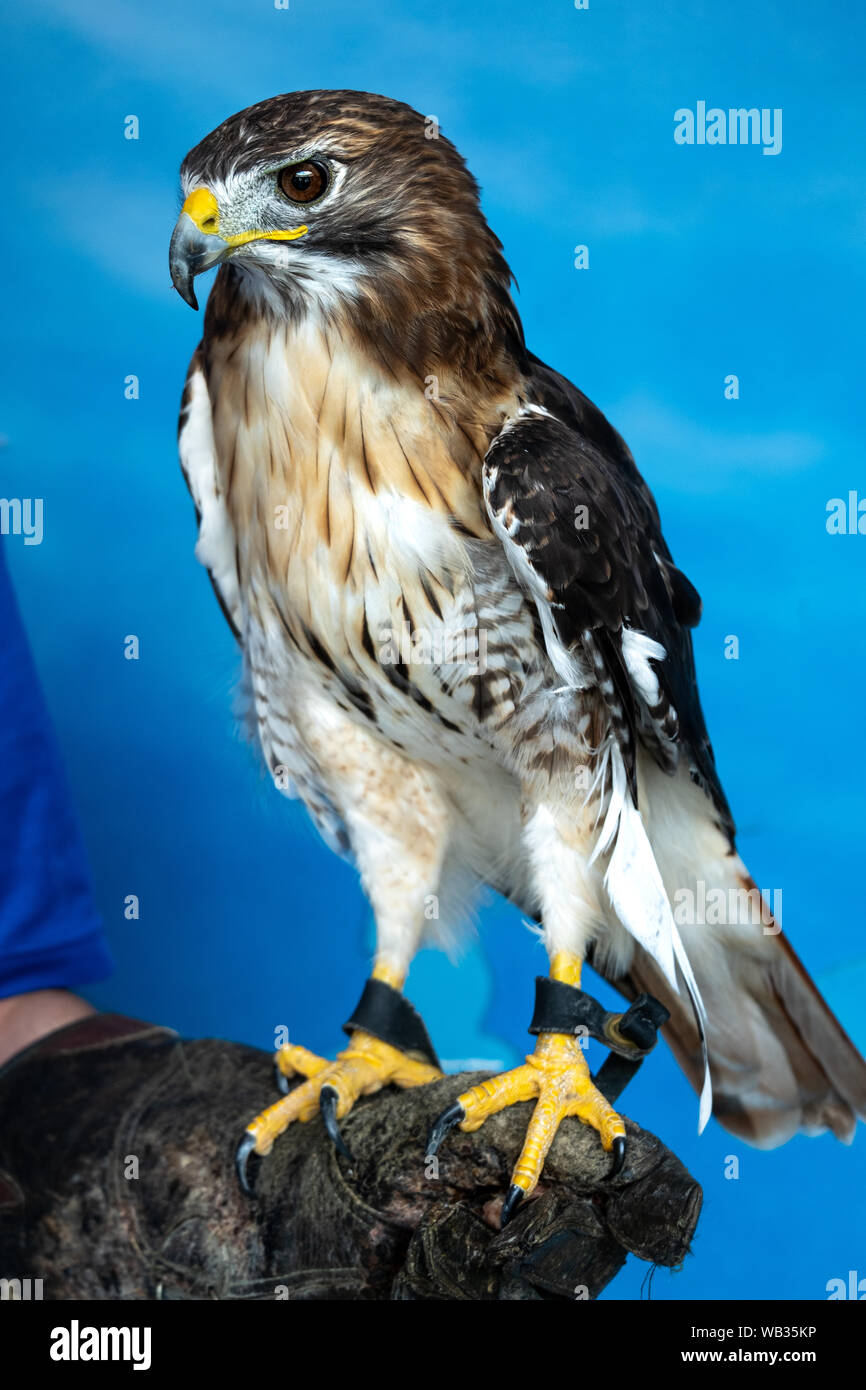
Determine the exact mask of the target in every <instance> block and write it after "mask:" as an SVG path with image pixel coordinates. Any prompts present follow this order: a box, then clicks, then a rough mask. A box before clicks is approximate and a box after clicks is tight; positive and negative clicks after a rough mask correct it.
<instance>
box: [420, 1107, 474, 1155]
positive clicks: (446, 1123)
mask: <svg viewBox="0 0 866 1390" xmlns="http://www.w3.org/2000/svg"><path fill="white" fill-rule="evenodd" d="M465 1119H466V1111H465V1110H464V1109H463V1106H462V1105H461V1104H460V1102H459V1100H455V1102H454V1104H453V1105H449V1106H448V1109H447V1110H443V1111H442V1114H441V1115H440V1116H439V1118H438V1120H434V1121H433V1124H432V1127H431V1129H430V1133H429V1135H428V1137H427V1153H426V1157H427V1158H434V1157H435V1156H436V1154H437V1153H438V1152H439V1145H440V1144H441V1143H442V1140H443V1139H444V1138H445V1136H446V1134H449V1133H450V1131H451V1130H452V1129H453V1128H454V1126H455V1125H459V1124H460V1121H461V1120H465Z"/></svg>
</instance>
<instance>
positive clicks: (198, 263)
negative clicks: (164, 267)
mask: <svg viewBox="0 0 866 1390" xmlns="http://www.w3.org/2000/svg"><path fill="white" fill-rule="evenodd" d="M216 206H217V204H216V198H214V196H213V194H212V193H211V192H210V190H209V189H205V188H197V189H196V190H195V191H194V192H193V193H190V195H189V197H188V198H187V200H186V202H185V203H184V205H183V211H182V212H181V214H180V217H179V218H178V219H177V225H176V226H175V229H174V232H173V233H172V237H171V245H170V246H169V249H168V268H169V270H170V272H171V283H172V284H173V285H174V287H175V289H176V290H177V292H178V294H179V295H180V297H181V299H183V300H185V301H186V303H187V304H188V305H189V306H190V308H191V309H197V308H198V300H197V299H196V297H195V290H194V289H193V287H192V282H193V280H194V279H195V277H196V276H197V275H200V274H201V272H202V271H203V270H209V269H210V268H211V266H214V265H217V264H218V262H219V261H221V260H222V259H223V257H224V256H227V255H228V253H229V251H230V250H231V249H232V248H231V246H230V245H229V244H228V243H227V242H225V241H223V239H222V237H221V236H219V235H218V233H217V230H216V229H217V227H218V226H219V218H218V216H217V211H216Z"/></svg>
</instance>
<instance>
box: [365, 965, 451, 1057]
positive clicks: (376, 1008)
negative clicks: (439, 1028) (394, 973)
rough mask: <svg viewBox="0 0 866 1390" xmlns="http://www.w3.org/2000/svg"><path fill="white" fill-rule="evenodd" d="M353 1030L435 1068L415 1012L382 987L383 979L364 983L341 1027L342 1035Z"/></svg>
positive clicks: (427, 1038) (433, 1052)
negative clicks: (356, 1001) (368, 1034)
mask: <svg viewBox="0 0 866 1390" xmlns="http://www.w3.org/2000/svg"><path fill="white" fill-rule="evenodd" d="M356 1029H360V1030H361V1032H364V1033H370V1034H372V1036H373V1037H374V1038H378V1039H379V1041H380V1042H383V1043H388V1045H389V1046H390V1047H396V1048H397V1049H398V1051H400V1052H405V1053H406V1055H407V1056H409V1057H415V1058H417V1059H419V1060H421V1061H424V1062H429V1063H430V1065H431V1067H439V1058H438V1057H437V1056H436V1049H435V1048H434V1046H433V1044H432V1042H431V1041H430V1034H429V1033H428V1032H427V1029H426V1027H425V1026H424V1020H423V1018H422V1017H421V1015H420V1014H419V1012H418V1010H417V1009H416V1008H415V1007H414V1006H413V1005H412V1004H410V1003H409V1000H408V999H407V998H406V996H405V995H404V994H401V993H400V991H399V989H394V988H392V986H391V985H386V984H385V981H384V980H376V979H373V978H372V977H371V978H370V979H369V980H368V981H367V983H366V984H365V986H364V992H363V994H362V995H361V998H360V999H359V1000H358V1003H357V1004H356V1005H355V1008H354V1009H353V1011H352V1017H351V1018H350V1019H349V1021H348V1023H344V1024H343V1032H344V1033H353V1032H354V1031H355V1030H356ZM440 1070H441V1068H440Z"/></svg>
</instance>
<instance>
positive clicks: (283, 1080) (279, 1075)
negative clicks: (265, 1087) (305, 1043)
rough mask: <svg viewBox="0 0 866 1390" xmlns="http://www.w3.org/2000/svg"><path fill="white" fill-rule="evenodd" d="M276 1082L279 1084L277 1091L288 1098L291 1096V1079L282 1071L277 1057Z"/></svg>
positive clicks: (275, 1063)
mask: <svg viewBox="0 0 866 1390" xmlns="http://www.w3.org/2000/svg"><path fill="white" fill-rule="evenodd" d="M274 1080H275V1081H276V1083H277V1090H278V1091H281V1092H282V1094H283V1095H284V1096H287V1095H288V1094H289V1078H288V1077H287V1076H286V1075H285V1073H284V1072H281V1071H280V1064H279V1061H278V1060H277V1058H276V1057H275V1058H274Z"/></svg>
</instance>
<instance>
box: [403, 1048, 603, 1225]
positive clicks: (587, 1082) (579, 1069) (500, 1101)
mask: <svg viewBox="0 0 866 1390" xmlns="http://www.w3.org/2000/svg"><path fill="white" fill-rule="evenodd" d="M536 1098H537V1104H536V1106H535V1110H534V1111H533V1113H532V1119H531V1120H530V1121H529V1127H528V1129H527V1131H526V1139H525V1141H524V1144H523V1150H522V1152H521V1154H520V1158H519V1159H518V1160H517V1165H516V1167H515V1169H514V1172H513V1173H512V1175H511V1186H510V1188H509V1189H508V1195H507V1197H506V1199H505V1204H504V1206H503V1208H502V1225H503V1226H505V1225H507V1223H508V1222H509V1221H510V1219H511V1217H512V1216H513V1215H514V1213H515V1211H516V1210H517V1208H518V1206H519V1204H520V1203H521V1202H522V1200H523V1198H524V1197H526V1196H527V1195H528V1194H529V1193H530V1192H532V1191H534V1189H535V1187H536V1185H537V1183H538V1180H539V1178H540V1177H541V1170H542V1168H543V1167H544V1160H545V1158H546V1157H547V1153H548V1150H549V1148H550V1146H551V1144H552V1143H553V1140H554V1137H555V1135H556V1131H557V1130H558V1129H559V1126H560V1124H561V1123H562V1121H563V1120H564V1119H565V1117H566V1115H576V1116H577V1117H578V1119H580V1120H582V1121H583V1123H584V1124H588V1125H592V1127H593V1129H596V1130H598V1133H599V1135H600V1137H601V1143H602V1148H604V1149H605V1150H606V1151H607V1152H608V1153H613V1163H612V1165H611V1173H610V1176H611V1177H613V1176H615V1174H616V1173H618V1172H619V1171H620V1169H621V1168H622V1165H623V1163H624V1162H625V1125H624V1124H623V1122H622V1120H621V1119H620V1117H619V1115H618V1114H617V1113H616V1111H615V1110H614V1108H613V1106H612V1105H610V1103H609V1102H608V1101H606V1100H605V1098H604V1096H603V1095H602V1094H601V1092H600V1091H599V1090H598V1089H597V1088H596V1087H595V1086H594V1085H593V1084H592V1078H591V1077H590V1074H589V1064H588V1063H587V1060H586V1057H585V1056H584V1054H583V1050H582V1048H581V1047H580V1044H579V1043H578V1041H577V1040H576V1038H574V1037H572V1036H571V1035H570V1034H568V1033H542V1034H541V1036H540V1037H539V1039H538V1043H537V1044H536V1048H535V1052H534V1053H532V1055H531V1056H529V1057H527V1059H526V1065H525V1066H522V1067H515V1069H514V1071H506V1072H503V1073H502V1074H501V1075H500V1076H494V1077H492V1078H491V1079H490V1080H489V1081H482V1082H481V1084H480V1086H473V1088H472V1090H471V1091H464V1093H463V1095H461V1096H458V1097H457V1100H456V1101H455V1102H454V1104H453V1105H451V1106H449V1107H448V1109H447V1110H446V1111H444V1113H443V1114H442V1115H440V1116H439V1119H438V1120H437V1121H436V1123H435V1125H434V1126H433V1129H432V1130H431V1132H430V1139H429V1142H428V1145H427V1152H428V1157H429V1156H430V1155H432V1154H435V1153H436V1151H437V1149H438V1148H439V1145H440V1144H441V1143H442V1140H443V1139H444V1138H445V1135H446V1134H447V1133H448V1132H449V1130H451V1129H453V1128H454V1127H455V1125H459V1126H460V1128H461V1129H462V1130H464V1131H466V1132H467V1133H469V1134H471V1133H472V1132H473V1131H474V1130H476V1129H480V1128H481V1126H482V1125H483V1124H484V1121H485V1120H486V1119H487V1118H488V1116H490V1115H496V1114H497V1113H498V1112H499V1111H500V1110H504V1109H505V1108H506V1106H509V1105H516V1104H517V1103H518V1102H519V1101H523V1100H535V1099H536Z"/></svg>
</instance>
